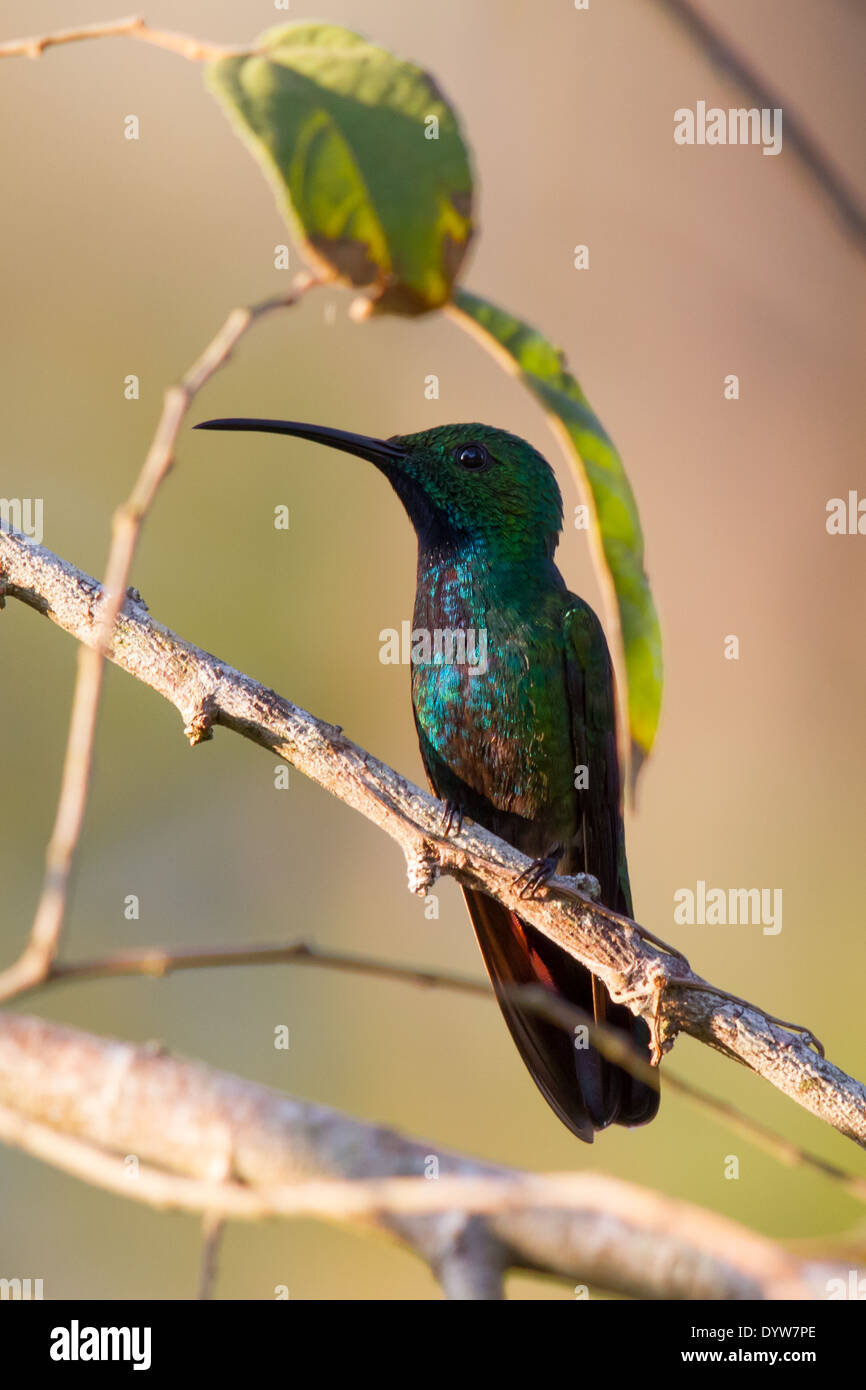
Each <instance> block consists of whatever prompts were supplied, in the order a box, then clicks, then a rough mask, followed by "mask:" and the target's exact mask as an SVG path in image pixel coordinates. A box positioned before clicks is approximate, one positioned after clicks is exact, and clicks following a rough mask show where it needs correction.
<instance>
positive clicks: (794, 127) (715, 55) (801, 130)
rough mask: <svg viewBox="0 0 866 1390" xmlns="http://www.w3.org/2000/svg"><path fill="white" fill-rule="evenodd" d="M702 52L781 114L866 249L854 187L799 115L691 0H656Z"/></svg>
mask: <svg viewBox="0 0 866 1390" xmlns="http://www.w3.org/2000/svg"><path fill="white" fill-rule="evenodd" d="M656 3H657V4H660V5H661V6H662V8H663V9H665V10H667V12H668V14H669V15H671V17H672V18H673V19H674V20H675V21H676V22H677V23H678V24H679V25H680V26H681V28H682V29H684V30H685V32H686V33H687V34H688V35H689V37H690V38H691V39H692V40H694V42H695V43H696V44H697V45H698V47H699V48H701V49H702V50H703V53H704V55H705V57H706V58H708V59H709V61H710V62H711V63H712V65H713V67H715V68H717V69H718V70H719V71H720V72H722V73H724V74H725V75H726V76H727V77H730V78H732V79H733V81H734V82H735V83H736V84H737V86H739V87H742V89H743V90H744V91H745V93H746V94H747V96H748V97H749V99H750V100H751V101H754V102H756V103H757V105H758V106H759V107H766V108H769V109H770V110H776V109H781V110H782V111H783V112H784V117H783V120H784V140H785V143H786V145H787V146H788V148H789V149H792V150H793V151H794V153H795V154H796V155H797V157H798V159H799V160H800V162H801V163H802V164H803V165H805V167H806V168H807V169H808V171H809V173H810V174H811V175H812V177H813V178H814V179H815V182H816V183H817V184H818V187H819V188H820V189H821V191H822V193H823V194H824V196H825V197H826V198H827V200H828V202H829V203H830V204H831V205H832V206H833V208H834V210H835V212H836V213H837V214H838V216H839V217H840V218H841V220H842V222H843V223H844V225H845V227H846V228H847V230H848V232H849V233H850V234H851V235H852V236H853V238H854V240H855V241H856V242H857V243H858V244H859V246H860V249H861V250H863V249H866V209H864V207H863V206H862V204H861V203H860V201H859V199H858V197H857V194H856V192H855V190H854V189H853V188H851V187H850V185H849V184H848V183H847V182H846V180H845V179H844V178H843V176H842V175H841V174H840V173H839V172H838V171H837V170H836V169H834V168H833V166H832V164H831V163H830V161H829V159H828V158H827V155H826V154H825V152H824V151H823V150H822V149H821V148H820V146H819V145H818V144H817V142H816V141H815V139H814V138H813V137H812V135H811V134H810V133H809V131H808V130H807V129H806V127H805V126H804V124H803V122H802V121H801V119H800V117H799V116H798V115H797V114H796V113H795V112H794V111H793V110H792V108H791V105H790V103H789V102H787V101H783V100H782V98H781V96H780V95H779V93H778V92H777V91H775V90H774V89H773V88H772V87H771V86H769V85H768V84H767V83H766V82H765V81H764V80H763V78H762V77H761V76H760V75H759V74H758V73H757V72H756V71H755V69H754V68H753V67H752V65H751V63H750V62H749V60H748V59H747V58H746V57H745V55H744V54H742V53H741V52H739V50H738V49H737V48H736V47H735V45H734V44H733V43H731V41H730V40H729V39H727V38H725V36H724V34H722V32H721V30H719V29H717V28H716V27H715V25H714V24H712V23H711V22H710V20H708V19H707V18H706V17H705V16H704V15H703V14H702V13H701V12H700V10H699V9H698V8H697V7H696V6H695V4H694V3H693V0H656Z"/></svg>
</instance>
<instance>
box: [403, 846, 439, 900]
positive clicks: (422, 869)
mask: <svg viewBox="0 0 866 1390" xmlns="http://www.w3.org/2000/svg"><path fill="white" fill-rule="evenodd" d="M440 869H441V866H440V863H439V856H438V855H437V853H436V850H435V847H434V846H433V845H432V844H431V843H430V841H429V840H422V841H421V843H420V845H416V844H413V845H412V846H411V848H409V849H407V850H406V879H407V882H408V885H409V892H410V893H415V894H416V896H417V897H419V898H424V897H426V896H427V894H428V893H429V892H430V889H431V888H432V887H433V884H434V883H435V882H436V880H437V878H438V877H439V873H440Z"/></svg>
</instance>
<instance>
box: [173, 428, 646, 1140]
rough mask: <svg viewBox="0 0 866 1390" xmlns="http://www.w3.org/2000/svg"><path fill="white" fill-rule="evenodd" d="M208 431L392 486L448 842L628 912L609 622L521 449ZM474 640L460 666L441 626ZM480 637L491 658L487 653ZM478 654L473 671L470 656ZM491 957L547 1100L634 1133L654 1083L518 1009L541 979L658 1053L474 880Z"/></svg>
mask: <svg viewBox="0 0 866 1390" xmlns="http://www.w3.org/2000/svg"><path fill="white" fill-rule="evenodd" d="M196 428H197V429H209V430H247V431H257V432H264V433H269V434H285V435H291V436H294V437H296V438H298V439H303V440H310V441H312V442H314V443H317V444H326V445H329V446H330V447H331V448H334V449H340V450H342V451H344V452H346V453H349V454H354V455H355V456H357V457H359V458H362V459H366V460H367V461H368V462H370V463H372V464H374V465H375V467H376V468H377V469H378V470H379V471H380V472H381V473H383V474H384V475H385V477H386V478H387V479H388V482H389V483H390V484H391V486H392V488H393V489H394V491H395V492H396V494H397V496H398V498H399V499H400V501H401V503H402V504H403V507H404V509H405V511H406V512H407V514H408V517H409V520H410V521H411V523H412V525H413V527H414V528H415V533H416V536H417V540H418V571H417V584H416V592H415V609H414V619H413V628H414V631H413V638H414V637H416V636H417V634H419V633H421V634H425V633H426V634H428V635H429V636H430V638H431V642H430V643H428V648H427V649H423V650H422V654H423V656H424V657H425V658H426V657H427V655H428V650H429V659H423V660H413V662H412V667H411V681H412V709H413V713H414V717H415V725H416V728H417V733H418V742H419V745H420V751H421V758H422V761H423V763H424V768H425V771H426V774H427V777H428V780H429V783H430V786H431V788H432V790H433V792H434V794H435V795H436V796H437V797H438V798H440V800H442V801H443V802H444V803H445V807H444V811H443V817H444V828H445V830H446V833H450V832H451V830H452V828H453V826H454V825H455V824H456V827H457V830H458V833H459V829H460V826H461V825H462V822H463V819H464V817H465V818H467V819H472V820H473V821H476V822H477V823H478V824H479V825H482V826H484V827H485V828H486V829H488V830H490V831H492V832H493V833H494V834H495V835H498V836H500V838H502V839H503V840H506V841H507V842H508V843H509V844H511V845H513V846H514V847H515V848H516V849H518V850H521V851H522V852H523V853H524V854H526V855H527V856H528V857H529V858H530V859H531V861H532V863H531V866H530V868H529V869H528V870H526V872H525V873H524V874H522V875H521V876H520V880H521V881H520V884H519V886H520V890H521V893H523V894H524V895H526V894H531V893H534V892H536V891H537V890H538V888H539V887H540V886H541V885H542V884H543V883H544V882H545V881H546V880H547V879H548V878H549V877H551V876H552V875H553V874H555V873H563V874H576V873H580V872H585V873H590V874H593V875H594V876H595V877H596V878H597V879H598V882H599V884H600V887H601V901H602V902H603V903H604V904H605V905H606V906H608V907H610V908H612V909H613V910H614V911H616V912H619V913H623V914H625V915H626V916H628V917H632V916H633V913H632V899H631V890H630V886H629V876H628V866H627V862H626V853H625V834H624V827H623V818H622V805H621V779H620V769H619V761H618V753H617V737H616V695H615V689H614V676H613V668H612V664H611V658H610V652H609V650H608V646H607V642H606V640H605V636H604V631H603V629H602V626H601V623H600V622H599V619H598V618H597V617H596V614H595V613H594V612H593V610H592V608H590V606H589V604H587V603H586V602H585V601H584V600H583V599H581V598H579V597H578V596H577V595H576V594H573V593H570V592H569V590H568V588H567V586H566V584H565V581H564V580H563V578H562V576H561V575H560V573H559V570H558V569H557V568H556V565H555V563H554V554H555V551H556V547H557V543H558V540H559V533H560V531H561V529H562V518H563V510H562V497H561V494H560V491H559V487H558V485H557V482H556V477H555V475H554V472H553V469H552V468H551V466H550V464H549V463H548V462H547V460H546V459H545V458H544V457H543V456H542V455H541V454H540V453H539V452H538V451H537V450H536V449H535V448H533V446H532V445H531V444H528V443H527V442H526V440H524V439H521V438H519V437H518V436H517V435H514V434H510V433H508V432H507V431H506V430H502V429H497V428H494V427H493V426H490V425H481V424H459V425H442V426H438V427H436V428H433V429H427V430H421V431H420V432H419V433H417V434H406V435H392V436H391V437H389V438H387V439H376V438H371V437H369V436H367V435H362V434H353V433H350V432H348V431H345V430H339V429H332V428H329V427H327V426H322V425H311V424H301V423H298V422H295V421H290V420H258V419H222V420H205V421H203V422H202V423H201V424H199V425H197V426H196ZM469 631H471V632H473V633H474V634H476V643H475V649H474V650H469V649H468V648H465V647H464V649H463V652H462V654H463V656H464V657H465V659H463V660H459V659H458V660H456V661H455V660H447V659H444V658H447V657H448V656H453V654H454V650H456V652H457V654H458V657H459V656H460V654H461V648H460V646H459V644H457V645H456V648H452V650H451V652H449V651H448V650H447V649H446V650H443V648H442V644H441V643H440V646H439V648H438V649H436V646H435V641H433V640H432V639H433V638H435V634H436V633H440V634H441V633H452V634H453V633H455V632H456V633H460V632H469ZM478 634H484V643H485V648H484V661H483V662H481V661H480V660H477V657H478V649H479V646H480V643H479V641H478V640H477V635H478ZM473 657H475V658H476V659H475V660H474V661H473V660H472V658H473ZM462 891H463V896H464V897H465V899H466V905H467V907H468V909H469V916H470V918H471V920H472V924H473V927H474V929H475V934H476V937H477V940H478V945H479V947H480V949H481V955H482V957H483V959H484V964H485V966H486V968H487V971H488V974H489V976H490V980H491V983H492V986H493V990H494V993H495V995H496V997H497V1000H498V1002H499V1005H500V1007H501V1009H502V1013H503V1015H504V1017H505V1022H506V1023H507V1025H508V1028H509V1030H510V1032H511V1036H512V1038H513V1040H514V1042H515V1043H516V1045H517V1049H518V1051H519V1053H520V1055H521V1057H522V1058H523V1061H524V1062H525V1064H526V1066H527V1068H528V1069H529V1072H530V1074H531V1076H532V1078H533V1080H534V1081H535V1083H536V1085H537V1087H538V1089H539V1090H540V1091H541V1093H542V1095H543V1096H544V1098H545V1100H546V1101H547V1102H548V1104H549V1105H550V1106H551V1107H552V1109H553V1110H554V1111H555V1113H556V1114H557V1115H558V1117H559V1119H560V1120H561V1121H562V1122H563V1123H564V1124H565V1125H567V1127H568V1128H569V1129H570V1130H571V1132H572V1133H573V1134H575V1135H577V1137H578V1138H579V1139H582V1140H584V1141H586V1142H587V1143H592V1141H593V1137H594V1135H595V1132H596V1131H598V1130H602V1129H605V1128H606V1127H607V1126H608V1125H610V1124H613V1123H617V1124H621V1125H629V1126H630V1125H639V1124H644V1123H646V1122H647V1121H648V1120H651V1119H652V1118H653V1116H654V1115H655V1114H656V1111H657V1110H658V1104H659V1095H658V1090H657V1089H655V1088H653V1087H650V1086H648V1085H646V1084H645V1083H643V1082H641V1081H638V1080H636V1079H635V1078H634V1077H632V1076H631V1075H630V1074H629V1073H628V1072H626V1071H625V1070H623V1069H622V1068H620V1067H618V1066H615V1065H613V1064H612V1063H610V1062H608V1061H607V1060H606V1059H605V1058H603V1057H602V1056H601V1055H600V1053H599V1052H598V1051H596V1050H595V1049H594V1048H592V1047H580V1046H578V1045H577V1042H576V1039H575V1038H573V1037H572V1036H571V1035H570V1034H569V1033H568V1032H566V1031H565V1030H563V1029H562V1028H561V1027H559V1026H557V1025H555V1024H553V1023H550V1022H548V1021H546V1020H545V1019H544V1018H542V1017H540V1016H539V1015H538V1013H537V1012H535V1013H533V1012H531V1011H530V1010H529V1009H527V1008H525V1007H521V1004H520V1000H519V994H518V996H516V995H515V990H516V989H517V987H519V986H523V985H530V984H536V985H537V984H541V985H543V986H544V987H545V988H547V989H549V990H551V991H552V992H553V994H554V995H556V996H558V997H560V998H561V999H565V1000H567V1001H568V1002H569V1003H571V1004H573V1005H577V1006H578V1007H579V1008H581V1009H582V1010H584V1011H585V1012H586V1013H587V1014H588V1015H590V1016H591V1017H593V1018H594V1019H596V1020H597V1021H599V1022H603V1023H606V1024H607V1025H608V1026H610V1027H612V1028H615V1029H617V1030H618V1031H620V1032H622V1033H623V1034H625V1035H627V1037H628V1039H629V1041H630V1042H631V1044H632V1046H633V1047H634V1049H635V1050H636V1051H637V1052H638V1054H639V1055H640V1056H642V1057H644V1058H646V1059H647V1060H648V1059H649V1056H650V1046H649V1043H650V1035H649V1029H648V1027H647V1024H646V1023H645V1021H644V1020H643V1019H639V1018H635V1017H634V1016H633V1015H632V1014H631V1013H630V1011H629V1010H628V1009H627V1008H626V1007H625V1006H624V1005H621V1004H620V1005H618V1004H614V1003H613V1001H612V1000H611V998H610V996H609V994H608V992H607V990H606V989H605V987H604V985H603V984H602V982H601V981H600V980H599V979H598V978H597V977H596V976H594V975H593V974H592V973H591V971H590V970H588V969H587V968H586V967H585V966H583V965H582V964H580V962H579V961H577V960H575V959H574V957H573V956H571V955H569V954H568V953H567V952H566V951H564V950H563V949H562V948H561V947H559V946H557V945H556V944H555V943H554V942H552V941H550V940H549V939H548V938H547V937H546V936H544V934H543V933H542V932H540V931H538V929H537V928H536V927H534V926H532V924H531V923H529V922H526V921H524V920H523V919H522V918H521V916H520V915H519V913H517V912H512V911H510V910H509V909H508V908H506V907H504V906H503V905H502V904H501V903H499V902H497V901H496V900H495V899H493V898H491V897H488V896H487V895H486V894H485V893H482V892H480V891H478V890H476V889H473V888H463V889H462Z"/></svg>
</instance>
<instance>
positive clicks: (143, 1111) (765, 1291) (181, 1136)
mask: <svg viewBox="0 0 866 1390" xmlns="http://www.w3.org/2000/svg"><path fill="white" fill-rule="evenodd" d="M0 1139H2V1140H3V1141H4V1142H6V1143H9V1144H14V1145H16V1146H18V1147H19V1148H22V1149H24V1150H26V1151H27V1152H28V1153H31V1154H33V1155H34V1156H36V1157H38V1158H40V1159H42V1160H44V1161H45V1162H47V1163H51V1164H53V1165H54V1166H55V1167H57V1168H60V1169H62V1170H63V1171H65V1172H68V1173H71V1174H73V1175H74V1176H76V1177H78V1178H81V1179H83V1180H84V1181H86V1182H90V1183H92V1184H94V1185H95V1186H99V1187H103V1188H105V1189H107V1190H108V1191H111V1192H115V1193H117V1194H119V1195H122V1196H124V1197H130V1198H132V1199H134V1200H137V1201H140V1202H144V1203H147V1204H148V1205H150V1206H152V1207H155V1208H157V1209H161V1210H166V1209H174V1210H184V1211H192V1212H203V1213H205V1214H210V1215H211V1217H214V1216H215V1215H216V1216H218V1217H219V1218H222V1217H233V1218H237V1219H242V1220H258V1219H261V1218H264V1217H267V1216H282V1217H298V1216H316V1217H320V1218H323V1219H327V1220H331V1221H334V1220H336V1221H341V1222H353V1223H358V1222H360V1223H361V1224H362V1225H363V1226H364V1228H366V1229H370V1228H373V1229H376V1230H379V1231H381V1232H383V1233H386V1234H388V1235H390V1236H392V1237H396V1238H397V1239H398V1240H400V1241H402V1242H403V1243H404V1244H405V1245H407V1246H408V1247H409V1248H410V1249H412V1250H413V1251H415V1253H416V1254H417V1255H419V1256H420V1257H421V1258H422V1259H423V1260H425V1261H426V1262H427V1263H428V1264H429V1265H430V1267H431V1268H432V1269H433V1271H434V1273H436V1274H437V1276H438V1277H439V1279H440V1281H441V1282H442V1284H443V1287H444V1288H445V1290H446V1293H447V1294H448V1295H449V1296H450V1297H452V1298H472V1299H479V1298H483V1299H492V1298H498V1297H500V1296H501V1276H502V1273H503V1272H504V1271H505V1270H506V1269H512V1268H517V1269H527V1270H532V1271H536V1272H545V1273H549V1274H551V1275H554V1276H555V1277H558V1278H561V1279H568V1280H570V1281H580V1282H582V1283H586V1284H592V1285H595V1286H598V1287H600V1288H603V1289H607V1290H610V1291H612V1292H616V1293H622V1294H630V1295H632V1296H634V1297H639V1298H692V1299H695V1298H697V1299H731V1298H737V1299H742V1298H762V1299H811V1298H820V1297H826V1295H827V1287H828V1280H829V1279H831V1278H834V1277H837V1278H842V1279H845V1280H847V1279H848V1273H849V1272H848V1267H847V1264H846V1266H845V1267H844V1268H842V1267H841V1266H839V1265H836V1264H834V1263H831V1262H829V1261H825V1262H823V1263H820V1262H818V1261H815V1260H805V1259H802V1258H799V1257H797V1256H796V1255H794V1254H791V1253H788V1252H787V1251H785V1250H783V1249H782V1248H780V1247H779V1246H777V1245H775V1244H774V1243H773V1242H772V1241H770V1240H768V1239H765V1238H764V1237H762V1236H758V1235H755V1234H753V1233H752V1232H751V1231H749V1230H747V1229H746V1228H744V1227H742V1226H739V1225H737V1224H735V1223H734V1222H731V1221H728V1220H726V1219H725V1218H722V1217H719V1216H716V1215H714V1214H712V1213H709V1212H706V1211H703V1210H701V1209H700V1208H697V1207H694V1206H691V1205H690V1204H687V1203H684V1202H681V1201H678V1200H676V1199H673V1198H669V1197H662V1196H659V1195H657V1194H655V1193H653V1192H649V1191H647V1190H645V1189H642V1188H639V1187H635V1186H632V1185H631V1184H627V1183H624V1182H620V1181H618V1180H616V1179H612V1178H607V1177H601V1176H598V1175H595V1174H591V1173H580V1174H576V1173H566V1174H539V1175H535V1174H528V1173H523V1172H520V1171H519V1170H515V1169H509V1168H504V1167H500V1166H498V1165H494V1164H490V1163H482V1162H479V1161H476V1160H474V1159H471V1158H468V1157H466V1156H464V1155H461V1154H459V1153H454V1152H451V1151H442V1150H439V1149H438V1148H436V1147H432V1146H431V1145H430V1144H427V1143H421V1142H419V1141H416V1140H412V1139H408V1138H406V1137H404V1136H403V1135H401V1134H399V1133H397V1132H395V1131H393V1130H389V1129H385V1128H383V1127H381V1126H377V1125H371V1124H367V1123H364V1122H363V1121H360V1120H357V1119H354V1118H352V1117H350V1116H346V1115H343V1114H341V1113H339V1112H338V1111H335V1110H331V1109H329V1108H327V1107H325V1106H321V1105H317V1104H314V1103H312V1102H309V1101H301V1100H297V1099H294V1098H293V1097H289V1096H286V1095H282V1094H281V1093H279V1092H277V1091H273V1090H271V1089H269V1088H267V1087H264V1086H260V1085H258V1084H256V1083H254V1082H251V1081H246V1080H244V1079H242V1078H241V1077H237V1076H232V1075H229V1074H226V1073H223V1072H219V1071H216V1070H214V1069H212V1068H210V1067H206V1066H203V1065H201V1064H199V1063H193V1062H187V1061H184V1060H182V1059H180V1058H175V1057H171V1056H169V1055H167V1054H166V1053H164V1052H162V1051H157V1050H155V1049H154V1048H152V1047H144V1048H141V1047H139V1048H137V1047H134V1046H132V1045H131V1044H129V1043H126V1042H121V1041H119V1040H115V1039H105V1038H97V1037H94V1036H92V1035H90V1034H88V1033H83V1032H79V1031H77V1030H73V1029H70V1028H66V1027H62V1026H60V1025H58V1024H54V1023H48V1022H45V1021H44V1020H42V1019H35V1018H28V1017H25V1016H22V1015H15V1014H6V1015H3V1016H0ZM132 1157H134V1158H135V1159H136V1160H137V1162H136V1164H134V1165H133V1164H131V1163H130V1158H132Z"/></svg>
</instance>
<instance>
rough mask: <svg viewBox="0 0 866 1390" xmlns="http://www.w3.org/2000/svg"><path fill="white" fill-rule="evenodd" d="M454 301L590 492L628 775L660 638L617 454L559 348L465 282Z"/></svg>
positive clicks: (655, 694) (657, 704) (652, 696)
mask: <svg viewBox="0 0 866 1390" xmlns="http://www.w3.org/2000/svg"><path fill="white" fill-rule="evenodd" d="M454 302H455V305H456V306H457V309H458V310H459V311H461V312H462V314H464V315H465V316H466V317H467V318H468V319H469V320H470V321H471V323H472V325H473V326H474V327H475V328H476V329H481V330H483V333H482V336H483V337H485V341H486V345H487V346H493V347H494V348H495V349H497V350H498V354H499V355H500V357H502V356H504V360H505V363H506V365H507V366H508V367H509V368H510V369H511V370H512V371H514V372H516V374H517V375H518V376H519V377H520V378H521V380H522V381H523V382H524V383H525V384H526V385H527V386H528V387H529V389H530V391H532V392H533V393H534V395H536V396H537V397H538V399H539V400H540V401H541V403H542V405H544V406H545V408H546V409H547V410H548V411H549V412H550V413H551V415H553V416H554V417H555V420H556V421H557V422H559V424H560V425H561V426H562V429H563V430H564V432H565V435H566V437H567V440H568V442H569V444H570V445H571V448H570V449H569V453H570V454H571V455H572V457H573V458H574V461H575V463H576V464H577V467H578V469H579V471H580V473H581V476H582V478H583V480H584V482H585V484H586V488H587V490H588V492H589V494H590V496H591V497H592V502H593V506H594V512H595V524H596V528H597V529H596V538H597V540H598V541H599V542H600V548H601V553H602V556H603V573H604V577H605V578H606V579H607V581H608V583H609V584H610V585H612V587H613V590H614V593H615V595H616V604H617V609H618V611H619V622H620V630H621V633H622V643H623V650H624V656H625V670H626V679H627V682H628V718H629V728H630V732H631V738H632V783H634V781H635V779H636V777H637V773H638V771H639V770H640V766H641V763H642V762H643V759H644V758H645V757H646V756H647V755H648V754H649V752H650V750H651V749H652V746H653V741H654V739H655V735H656V729H657V728H658V722H659V714H660V711H661V700H662V685H663V674H662V640H661V629H660V627H659V619H658V614H657V612H656V607H655V604H654V602H653V597H652V594H651V592H650V586H649V580H648V579H647V576H646V572H645V570H644V542H643V532H642V531H641V525H640V517H639V516H638V510H637V503H636V502H635V499H634V493H633V492H632V490H631V485H630V483H629V481H628V478H627V477H626V473H625V469H624V468H623V466H622V460H621V459H620V456H619V454H618V453H617V451H616V449H615V448H614V446H613V444H612V443H611V441H610V439H609V438H608V436H607V435H606V434H605V432H604V430H603V429H602V426H601V424H600V423H599V421H598V419H597V417H596V416H595V415H594V413H593V411H592V408H591V406H590V404H589V401H588V400H587V399H586V396H585V395H584V393H583V391H582V390H581V389H580V386H579V385H578V383H577V382H576V381H575V379H574V377H573V376H572V375H571V373H570V372H569V371H568V370H567V368H566V365H565V359H564V357H563V354H562V353H561V352H560V351H558V349H556V348H555V347H554V346H553V345H552V344H551V343H550V342H548V340H547V339H546V338H545V337H544V336H543V335H542V334H541V333H538V332H537V331H536V330H535V329H534V328H531V327H530V326H529V324H527V323H523V322H521V320H520V319H516V318H514V317H513V316H512V315H511V314H506V313H504V312H503V311H502V310H501V309H497V308H495V307H494V305H492V304H488V303H487V301H486V300H483V299H479V298H478V296H477V295H474V294H468V293H467V292H466V291H465V290H458V291H457V292H456V294H455V296H454ZM491 340H492V341H491Z"/></svg>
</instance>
